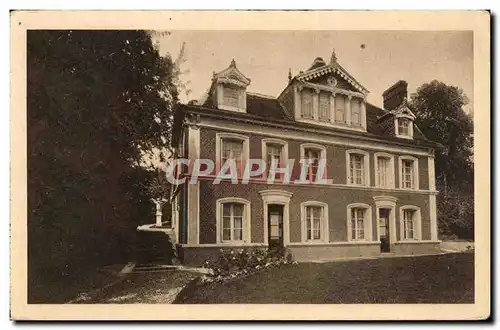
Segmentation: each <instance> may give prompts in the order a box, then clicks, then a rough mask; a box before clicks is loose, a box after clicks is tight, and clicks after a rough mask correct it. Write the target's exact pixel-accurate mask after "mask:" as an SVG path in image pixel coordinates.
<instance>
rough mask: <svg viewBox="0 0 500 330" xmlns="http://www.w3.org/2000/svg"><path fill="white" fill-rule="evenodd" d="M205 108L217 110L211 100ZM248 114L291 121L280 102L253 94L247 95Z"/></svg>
mask: <svg viewBox="0 0 500 330" xmlns="http://www.w3.org/2000/svg"><path fill="white" fill-rule="evenodd" d="M203 107H206V108H212V109H215V108H216V107H215V105H214V103H213V100H212V99H211V98H208V99H207V100H206V101H205V103H204V104H203ZM247 113H249V114H252V115H255V116H259V117H263V118H271V119H291V118H289V116H288V115H287V112H286V110H285V108H284V107H283V106H282V105H281V103H280V101H278V100H277V99H275V98H272V97H270V96H260V95H257V94H253V93H247Z"/></svg>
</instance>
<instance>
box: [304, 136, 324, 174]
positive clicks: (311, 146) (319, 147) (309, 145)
mask: <svg viewBox="0 0 500 330" xmlns="http://www.w3.org/2000/svg"><path fill="white" fill-rule="evenodd" d="M306 149H316V150H318V151H319V154H320V159H324V163H325V171H324V173H325V177H328V176H327V167H328V166H327V164H328V162H327V159H326V147H325V146H323V145H321V144H315V143H302V144H301V145H300V159H305V158H306ZM309 168H310V167H309ZM308 170H309V169H308ZM316 174H317V173H316ZM317 180H318V179H317V176H316V178H315V181H317Z"/></svg>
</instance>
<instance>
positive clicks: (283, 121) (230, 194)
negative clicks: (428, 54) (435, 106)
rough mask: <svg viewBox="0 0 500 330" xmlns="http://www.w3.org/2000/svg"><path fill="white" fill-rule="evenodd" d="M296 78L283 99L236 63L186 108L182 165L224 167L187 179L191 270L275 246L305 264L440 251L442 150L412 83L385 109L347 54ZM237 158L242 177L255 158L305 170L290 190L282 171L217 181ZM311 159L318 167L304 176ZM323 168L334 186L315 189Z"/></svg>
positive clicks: (181, 240) (181, 227)
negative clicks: (418, 118)
mask: <svg viewBox="0 0 500 330" xmlns="http://www.w3.org/2000/svg"><path fill="white" fill-rule="evenodd" d="M288 81H289V82H288V85H287V86H285V88H284V89H283V91H282V93H281V94H280V95H279V96H278V97H277V98H275V97H270V96H265V95H260V94H256V93H250V92H247V90H246V89H247V87H248V86H249V85H250V79H249V78H247V77H246V76H245V75H244V74H243V73H242V72H240V71H239V70H238V68H237V66H236V63H235V62H234V60H233V61H232V62H231V64H230V66H229V67H228V68H227V69H225V70H223V71H222V72H220V73H217V74H216V73H214V75H213V78H212V82H211V85H210V88H209V91H208V93H207V95H206V97H205V98H204V99H202V100H200V101H197V102H190V103H189V104H187V105H181V106H180V107H179V109H178V111H176V114H175V119H174V127H173V139H172V146H173V148H174V150H175V151H176V154H177V157H179V158H186V159H190V160H194V159H200V158H201V159H211V160H213V161H214V162H215V164H216V165H215V168H214V171H213V172H211V173H212V174H211V175H206V176H204V177H200V178H198V180H197V181H196V183H194V184H191V183H189V182H188V180H189V178H190V176H189V171H187V170H186V171H185V173H184V176H185V177H186V179H187V180H186V181H185V182H184V183H183V184H180V185H178V186H177V187H176V197H175V200H174V204H173V213H172V220H173V225H174V227H175V233H176V237H177V243H178V247H179V251H180V256H181V259H182V260H183V262H184V263H190V264H200V263H201V262H203V261H204V260H206V259H207V258H208V257H210V256H214V255H215V254H217V253H219V251H220V249H221V248H244V247H268V246H273V245H283V246H285V247H286V248H288V249H289V250H290V251H291V252H292V254H293V256H294V258H295V259H296V260H299V261H300V260H315V259H317V260H328V259H334V258H341V257H359V256H379V255H381V253H386V252H389V253H393V254H402V255H407V254H425V253H432V252H433V251H436V250H437V248H438V245H439V241H438V236H437V222H436V193H437V192H436V186H435V174H434V149H435V148H436V147H438V145H437V144H436V143H434V142H432V141H429V140H428V139H427V138H426V137H425V136H424V135H423V134H422V132H421V131H420V130H419V129H418V127H417V126H416V125H415V124H414V123H413V120H414V119H415V116H414V114H413V113H412V112H411V110H410V109H409V108H408V105H407V103H406V97H407V84H406V82H404V81H399V82H397V83H396V84H394V85H393V86H392V87H390V88H389V89H387V90H386V91H385V92H384V94H383V98H384V109H381V108H378V107H376V106H374V105H372V104H370V103H367V102H366V96H367V93H368V90H367V89H366V88H365V87H363V86H362V85H361V84H360V83H359V82H358V81H356V79H355V78H353V77H352V76H351V75H350V74H349V73H348V72H347V71H346V70H345V69H344V68H343V67H342V66H341V65H340V64H339V63H338V62H337V58H336V55H335V53H333V54H332V57H331V59H330V61H329V63H326V62H325V61H324V60H323V59H321V58H316V59H315V60H314V62H313V63H312V66H311V67H310V68H309V69H308V70H306V71H304V72H302V71H301V72H300V73H299V74H298V75H296V76H295V77H292V75H291V73H289V77H288ZM228 159H230V160H233V161H235V164H236V165H237V172H238V173H240V174H241V172H242V171H244V169H243V165H244V163H245V161H246V160H248V159H262V160H264V161H265V162H266V163H267V164H271V162H272V161H274V162H276V164H279V165H280V166H279V167H280V168H283V167H285V166H286V164H287V160H289V159H295V160H296V162H295V165H294V166H293V167H292V168H291V181H290V182H289V183H287V182H285V181H284V178H283V174H279V173H278V174H276V176H275V178H276V180H275V181H274V182H273V183H269V182H268V181H267V180H266V178H268V176H269V172H268V170H267V171H266V172H265V173H264V174H263V175H262V179H251V180H250V181H249V183H248V184H243V183H241V179H239V181H238V183H235V182H232V181H231V180H230V179H222V180H221V181H220V182H219V183H218V184H214V175H213V174H215V173H217V171H218V170H220V167H221V166H223V165H224V164H225V162H226V161H227V160H228ZM300 159H308V161H309V164H310V166H309V167H306V170H305V171H304V173H301V172H302V169H303V168H304V167H303V166H300V164H299V162H298V160H300ZM319 160H322V161H323V162H324V164H326V165H325V166H324V169H323V172H322V173H323V174H324V177H326V179H327V180H325V181H322V182H315V179H316V176H318V175H319V173H318V171H319V166H318V164H319ZM304 174H305V176H304V177H302V176H301V175H304ZM300 178H302V180H300ZM303 178H305V180H303Z"/></svg>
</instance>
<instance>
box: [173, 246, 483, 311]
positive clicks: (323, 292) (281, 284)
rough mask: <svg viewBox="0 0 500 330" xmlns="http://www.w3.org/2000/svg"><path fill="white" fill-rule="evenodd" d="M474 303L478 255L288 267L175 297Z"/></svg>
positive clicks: (270, 301) (196, 288) (231, 300)
mask: <svg viewBox="0 0 500 330" xmlns="http://www.w3.org/2000/svg"><path fill="white" fill-rule="evenodd" d="M473 302H474V254H473V253H460V254H446V255H438V256H421V257H400V258H380V259H370V260H355V261H354V260H353V261H338V262H329V263H302V264H298V265H285V266H281V267H277V268H272V269H268V270H265V271H262V272H259V273H257V274H254V275H252V276H250V277H247V278H242V279H238V280H234V281H232V282H227V283H212V284H208V285H196V286H194V285H189V286H188V287H186V289H184V290H183V291H182V292H181V293H180V294H179V295H178V296H177V299H176V300H175V303H185V304H197V303H201V304H218V303H220V304H227V303H265V304H279V303H294V304H311V303H332V304H355V303H374V304H376V303H473Z"/></svg>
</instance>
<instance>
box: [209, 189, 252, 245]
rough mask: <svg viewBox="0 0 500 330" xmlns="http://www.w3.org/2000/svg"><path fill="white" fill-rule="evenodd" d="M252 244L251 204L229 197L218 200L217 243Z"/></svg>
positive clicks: (241, 199)
mask: <svg viewBox="0 0 500 330" xmlns="http://www.w3.org/2000/svg"><path fill="white" fill-rule="evenodd" d="M246 242H248V243H249V242H250V202H249V201H247V200H245V199H243V198H236V197H229V198H222V199H219V200H217V243H237V244H243V243H246Z"/></svg>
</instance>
